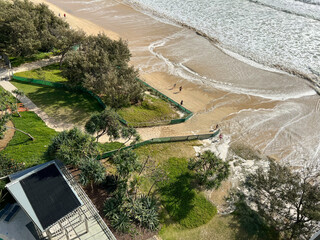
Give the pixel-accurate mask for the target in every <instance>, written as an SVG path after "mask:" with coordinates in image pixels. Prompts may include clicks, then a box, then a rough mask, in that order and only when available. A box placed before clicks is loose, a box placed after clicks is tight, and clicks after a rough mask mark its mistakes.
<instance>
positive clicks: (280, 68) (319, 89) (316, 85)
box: [121, 2, 320, 95]
mask: <svg viewBox="0 0 320 240" xmlns="http://www.w3.org/2000/svg"><path fill="white" fill-rule="evenodd" d="M121 4H125V5H127V6H129V7H132V8H133V9H135V10H136V11H140V12H142V13H143V14H147V15H151V16H154V17H155V18H156V19H158V20H159V21H161V22H163V23H165V24H170V25H178V26H180V27H182V28H187V29H189V30H191V31H193V32H195V33H196V34H197V35H199V36H201V37H203V38H205V39H207V40H208V41H210V42H211V43H212V44H213V45H214V46H215V47H216V48H218V49H219V50H221V51H222V52H223V53H224V54H226V55H228V56H230V57H232V58H234V59H236V60H238V61H241V62H243V63H245V64H248V65H251V66H252V67H255V68H259V69H262V70H265V71H269V72H276V73H281V74H288V75H289V76H291V77H298V78H301V79H304V80H306V81H307V82H309V83H310V84H312V86H311V87H312V88H313V90H314V91H315V92H316V93H317V94H318V95H320V82H319V81H320V75H319V74H314V76H312V75H310V74H307V73H304V72H301V71H299V70H297V69H293V68H288V67H286V66H284V65H279V64H271V65H269V64H266V63H264V62H259V61H257V60H256V59H253V58H251V57H249V56H245V55H243V54H241V53H238V52H235V51H233V50H232V49H229V48H226V47H224V46H223V44H222V43H221V41H220V40H219V39H217V38H215V37H211V36H209V35H208V34H207V33H205V32H203V31H202V30H200V29H197V28H195V27H192V26H191V25H189V24H187V23H184V22H180V21H177V20H175V19H174V18H172V17H171V16H169V15H166V14H161V13H159V12H157V11H155V10H153V9H151V8H148V7H147V6H143V5H142V4H139V3H137V2H132V3H131V4H132V5H130V3H121ZM262 5H263V4H262ZM265 6H267V5H265ZM166 19H168V20H166ZM316 76H318V81H317V79H316V78H317V77H316Z"/></svg>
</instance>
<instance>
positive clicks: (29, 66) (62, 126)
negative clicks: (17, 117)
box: [0, 56, 73, 132]
mask: <svg viewBox="0 0 320 240" xmlns="http://www.w3.org/2000/svg"><path fill="white" fill-rule="evenodd" d="M58 61H59V56H55V57H51V58H48V59H43V60H39V61H36V62H31V63H26V64H23V65H21V66H20V67H17V68H13V73H17V72H23V71H29V70H33V69H37V68H40V67H44V66H47V65H50V64H53V63H56V62H58ZM6 74H7V73H6V72H3V73H1V74H0V79H1V78H2V77H4V76H5V75H6ZM0 86H1V87H3V88H4V89H5V90H7V91H9V92H10V93H11V94H12V95H14V96H15V97H16V98H18V99H19V101H21V102H22V103H23V105H24V106H25V107H26V108H28V109H29V110H30V111H33V112H35V113H36V114H37V115H38V116H39V117H40V118H41V119H42V121H44V122H45V123H46V125H47V126H48V127H49V128H52V129H54V130H56V131H59V132H60V131H63V130H67V129H71V128H73V125H72V124H66V123H63V122H58V121H56V120H54V119H52V118H50V117H49V116H48V115H47V114H46V113H45V112H44V111H42V110H41V109H40V108H38V107H37V106H36V105H35V104H34V103H33V102H32V101H31V100H30V99H29V98H28V97H26V96H16V94H14V93H13V91H14V90H16V89H17V88H16V87H15V86H14V85H13V84H12V83H10V81H6V80H2V81H0Z"/></svg>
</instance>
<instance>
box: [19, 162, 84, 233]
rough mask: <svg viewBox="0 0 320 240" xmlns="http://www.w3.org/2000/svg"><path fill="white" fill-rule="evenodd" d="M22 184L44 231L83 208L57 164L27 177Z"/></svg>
mask: <svg viewBox="0 0 320 240" xmlns="http://www.w3.org/2000/svg"><path fill="white" fill-rule="evenodd" d="M20 184H21V186H22V188H23V190H24V192H25V194H26V196H27V198H28V200H29V202H30V204H31V206H32V208H33V210H34V212H35V214H36V215H37V217H38V219H39V221H40V223H41V225H42V228H43V229H46V228H47V227H49V226H50V225H52V224H54V223H55V222H57V221H58V220H60V219H61V218H63V217H64V216H65V215H67V214H68V213H70V212H72V211H73V210H75V209H76V208H78V207H79V206H81V203H80V201H79V200H78V198H77V197H76V195H75V194H74V192H73V191H72V190H71V188H70V186H69V185H68V183H67V182H66V180H65V179H64V177H63V176H62V174H61V172H60V171H59V170H58V168H57V166H56V164H51V165H49V166H47V167H45V168H43V169H42V170H39V171H37V172H35V173H33V174H31V175H29V176H27V177H26V178H24V179H22V180H21V181H20Z"/></svg>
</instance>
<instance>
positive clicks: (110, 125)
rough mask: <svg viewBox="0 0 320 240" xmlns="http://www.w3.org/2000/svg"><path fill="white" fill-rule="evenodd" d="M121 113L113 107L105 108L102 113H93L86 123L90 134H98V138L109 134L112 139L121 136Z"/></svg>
mask: <svg viewBox="0 0 320 240" xmlns="http://www.w3.org/2000/svg"><path fill="white" fill-rule="evenodd" d="M119 120H120V117H119V115H118V114H117V113H116V112H115V111H114V110H112V109H105V110H104V111H102V112H100V113H96V114H93V115H92V116H91V118H90V119H89V120H88V122H87V123H86V125H85V129H86V131H87V132H88V133H90V134H95V133H96V134H97V137H96V138H97V141H98V139H99V138H100V137H101V136H102V135H104V134H107V135H108V136H109V138H110V140H112V139H118V138H120V136H121V135H120V134H121V128H122V126H121V123H120V121H119Z"/></svg>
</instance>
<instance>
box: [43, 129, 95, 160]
mask: <svg viewBox="0 0 320 240" xmlns="http://www.w3.org/2000/svg"><path fill="white" fill-rule="evenodd" d="M47 152H48V154H49V155H50V156H54V157H56V158H58V159H59V160H61V161H63V162H64V163H65V164H71V165H73V166H79V165H80V162H81V161H82V160H83V159H88V158H91V157H96V156H97V155H98V154H99V151H98V144H97V143H96V142H95V139H94V138H93V137H92V136H90V135H89V134H86V133H83V132H81V130H79V129H78V128H73V129H71V130H69V131H63V132H61V133H59V134H58V135H57V136H56V137H54V138H53V139H52V142H51V144H50V146H49V147H48V151H47Z"/></svg>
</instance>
